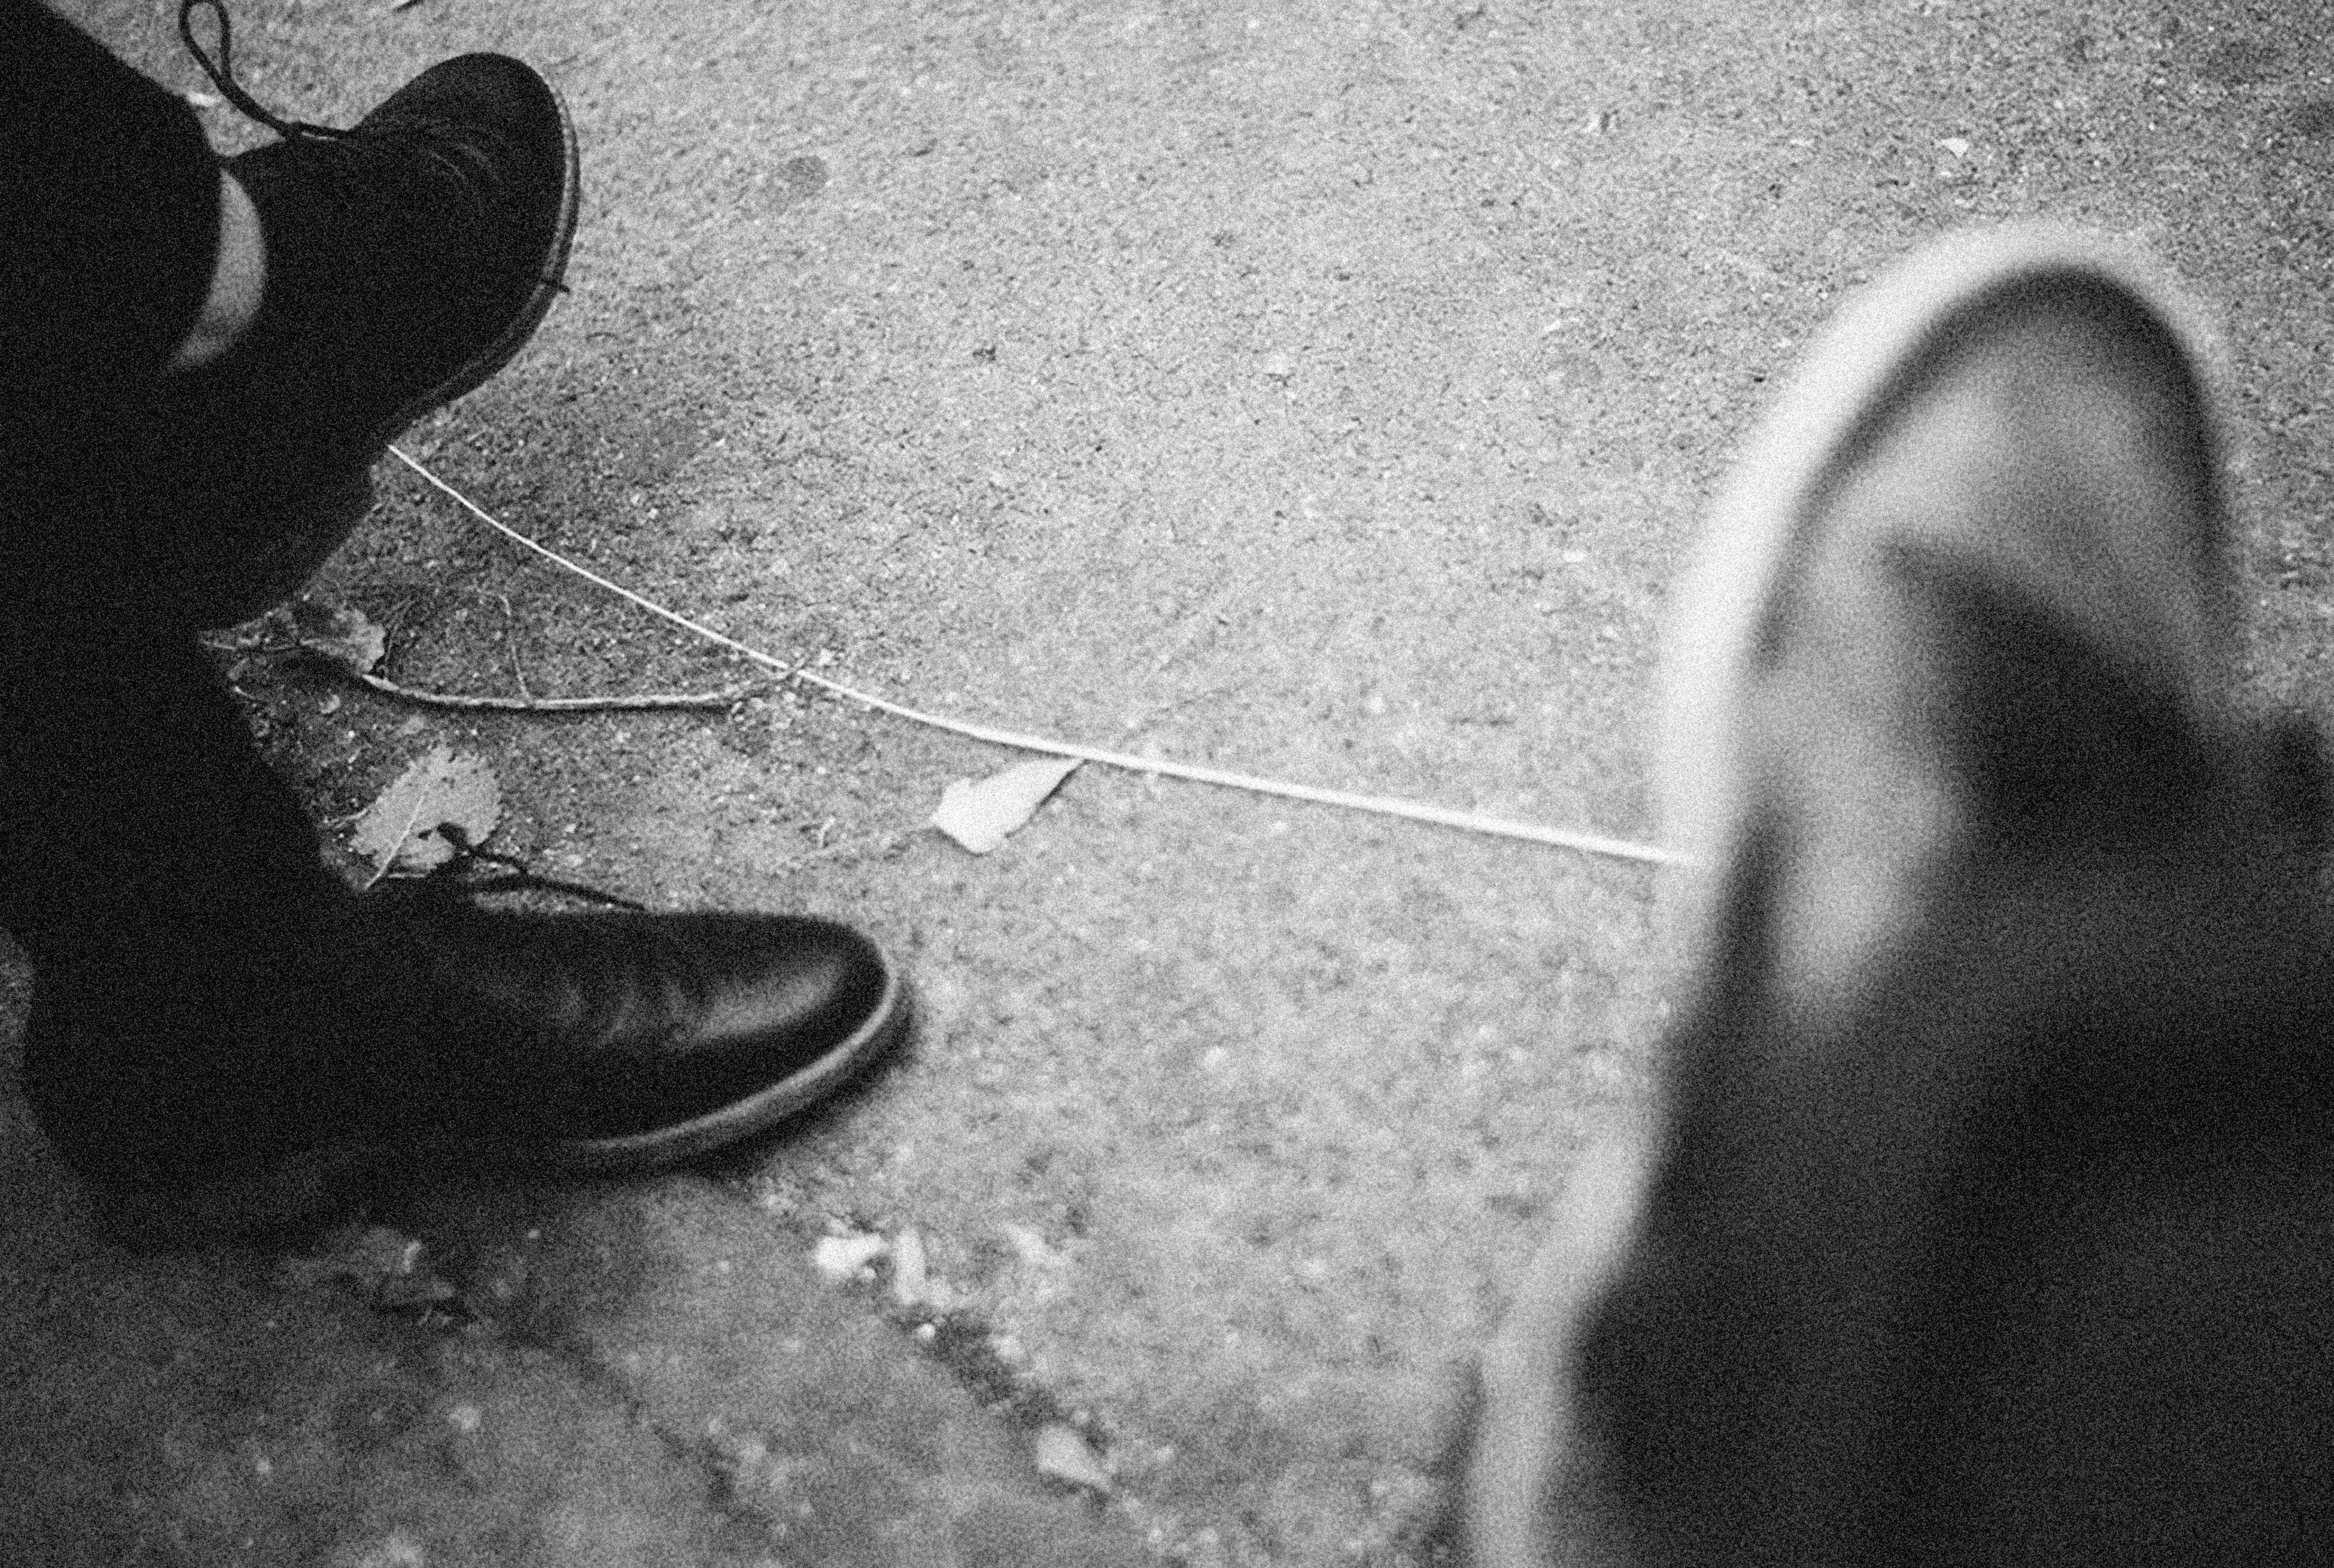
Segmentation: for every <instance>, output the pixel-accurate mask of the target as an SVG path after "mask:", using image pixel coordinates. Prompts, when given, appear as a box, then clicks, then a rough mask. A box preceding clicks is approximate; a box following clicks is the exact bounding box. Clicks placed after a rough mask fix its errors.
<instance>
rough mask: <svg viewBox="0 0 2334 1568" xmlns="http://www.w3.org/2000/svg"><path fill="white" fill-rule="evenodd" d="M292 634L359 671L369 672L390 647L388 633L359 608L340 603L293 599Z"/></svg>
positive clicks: (315, 650)
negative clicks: (352, 608)
mask: <svg viewBox="0 0 2334 1568" xmlns="http://www.w3.org/2000/svg"><path fill="white" fill-rule="evenodd" d="M291 609H292V635H293V637H294V640H297V641H298V643H299V644H300V646H301V647H303V648H304V649H307V650H308V651H309V652H311V653H313V654H316V655H318V656H319V657H321V658H324V659H331V660H332V661H333V663H334V664H341V665H346V666H347V667H348V668H349V669H353V670H355V671H356V672H357V673H358V674H359V675H367V674H370V673H371V670H372V668H373V666H375V665H377V664H379V663H380V662H381V656H382V655H383V654H385V653H387V652H388V651H389V633H387V632H385V631H383V630H381V628H380V627H378V626H375V625H374V624H373V623H372V622H371V620H367V619H366V617H365V613H364V611H362V610H351V609H349V608H347V607H346V606H345V605H340V604H318V603H315V602H313V601H310V600H305V599H295V600H294V601H292V607H291Z"/></svg>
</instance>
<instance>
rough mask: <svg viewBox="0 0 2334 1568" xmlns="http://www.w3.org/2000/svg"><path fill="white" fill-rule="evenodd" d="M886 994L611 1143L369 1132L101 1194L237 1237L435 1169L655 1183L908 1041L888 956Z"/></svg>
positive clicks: (903, 1005) (159, 1225)
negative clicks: (779, 1060)
mask: <svg viewBox="0 0 2334 1568" xmlns="http://www.w3.org/2000/svg"><path fill="white" fill-rule="evenodd" d="M877 956H878V957H880V958H881V959H882V965H883V988H882V993H881V994H880V995H879V996H877V998H876V1002H875V1005H874V1006H873V1008H871V1009H870V1010H869V1013H868V1015H867V1016H866V1018H865V1019H863V1021H862V1022H861V1024H860V1025H859V1027H858V1028H856V1029H854V1031H852V1033H851V1034H849V1035H848V1036H846V1037H845V1038H844V1039H843V1040H841V1041H839V1042H837V1043H836V1044H834V1046H833V1047H831V1048H830V1049H829V1050H828V1051H827V1052H826V1053H825V1054H824V1055H822V1056H820V1057H819V1058H818V1059H817V1060H816V1061H815V1062H812V1063H810V1064H808V1065H807V1066H805V1067H803V1068H800V1069H798V1070H797V1071H796V1072H795V1073H790V1074H789V1075H787V1076H786V1077H785V1078H782V1079H780V1080H778V1081H777V1082H775V1083H772V1084H770V1085H769V1086H768V1087H767V1088H764V1089H761V1090H758V1091H757V1092H754V1093H752V1094H749V1095H746V1096H744V1097H743V1098H741V1099H738V1100H733V1101H730V1102H729V1103H728V1104H727V1105H724V1106H721V1107H720V1108H719V1109H718V1110H714V1111H708V1112H706V1113H705V1114H704V1115H702V1116H697V1117H692V1118H690V1120H688V1121H676V1122H673V1123H670V1125H667V1126H664V1127H660V1128H656V1129H653V1130H650V1131H647V1132H635V1133H627V1134H623V1135H622V1136H617V1137H608V1138H569V1139H552V1140H530V1139H523V1138H510V1137H497V1138H469V1137H429V1136H422V1137H417V1138H407V1139H395V1138H387V1137H375V1136H366V1135H360V1136H357V1137H353V1138H349V1139H344V1140H340V1141H338V1142H335V1143H331V1144H325V1145H321V1146H319V1147H317V1148H314V1149H309V1150H301V1151H300V1152H298V1153H296V1154H293V1155H288V1156H286V1157H285V1158H284V1159H277V1160H273V1161H270V1162H269V1163H268V1164H267V1165H266V1166H265V1167H262V1168H259V1169H251V1170H243V1171H237V1172H235V1173H233V1174H229V1175H224V1176H219V1177H215V1178H210V1179H208V1180H205V1181H202V1182H199V1183H198V1184H196V1185H195V1186H193V1187H191V1188H186V1189H183V1190H180V1191H176V1192H172V1193H169V1194H152V1193H142V1192H123V1191H119V1190H115V1189H111V1188H101V1187H95V1186H92V1188H91V1191H92V1198H93V1201H94V1202H95V1204H96V1205H97V1207H98V1210H99V1216H100V1219H101V1223H102V1224H103V1225H104V1227H106V1228H107V1229H108V1230H110V1231H111V1232H112V1233H113V1234H115V1235H116V1236H121V1237H125V1238H136V1237H141V1236H142V1237H149V1238H155V1239H157V1240H161V1239H170V1240H177V1241H181V1242H183V1241H185V1240H189V1239H207V1238H232V1237H236V1236H252V1235H257V1234H263V1233H266V1232H273V1231H285V1230H292V1229H295V1228H297V1227H303V1226H306V1225H310V1224H313V1222H314V1221H316V1220H318V1219H320V1218H322V1217H323V1216H325V1215H326V1214H328V1213H330V1212H332V1211H333V1210H335V1209H340V1208H346V1207H353V1205H354V1204H355V1202H356V1201H357V1200H358V1199H359V1198H362V1196H363V1194H364V1193H365V1192H366V1191H368V1190H371V1189H373V1188H379V1187H381V1186H382V1185H385V1184H387V1183H390V1182H392V1181H394V1180H395V1179H397V1178H399V1177H400V1175H402V1174H405V1173H409V1172H410V1171H412V1170H414V1169H420V1168H421V1167H424V1166H427V1167H429V1168H431V1169H449V1170H475V1171H478V1172H480V1173H483V1174H491V1175H497V1176H503V1177H515V1178H530V1177H533V1178H554V1179H557V1178H592V1177H615V1176H651V1175H654V1174H656V1173H658V1172H660V1171H664V1170H670V1169H674V1168H676V1167H679V1166H682V1165H687V1164H689V1163H690V1162H692V1161H695V1160H698V1159H703V1158H704V1157H705V1156H707V1155H709V1154H712V1153H715V1152H717V1151H719V1150H724V1149H728V1148H729V1147H731V1146H733V1145H735V1144H738V1143H742V1142H745V1141H747V1140H750V1139H753V1138H756V1137H758V1136H760V1135H761V1134H763V1133H766V1132H768V1131H770V1130H773V1129H775V1128H776V1127H778V1126H779V1125H780V1124H782V1123H784V1122H786V1121H790V1120H792V1119H793V1118H795V1117H796V1116H799V1115H801V1114H803V1113H804V1112H805V1111H810V1110H812V1109H813V1108H815V1106H817V1105H819V1104H821V1103H822V1102H824V1101H827V1100H829V1099H831V1098H833V1097H834V1095H835V1094H836V1093H838V1092H841V1091H842V1090H844V1088H847V1087H848V1086H849V1085H850V1084H851V1083H852V1082H854V1081H856V1080H857V1079H858V1078H860V1077H861V1076H863V1074H864V1073H866V1072H867V1071H868V1070H869V1069H870V1068H872V1067H873V1066H874V1065H875V1063H878V1062H880V1061H881V1060H882V1058H883V1057H885V1056H886V1055H888V1054H890V1053H892V1051H894V1050H895V1049H897V1048H898V1047H899V1046H900V1045H901V1044H902V1043H903V1042H904V1041H905V1040H906V1038H907V1036H908V1034H909V1032H910V1030H911V1028H912V1027H913V1024H914V1020H915V1011H916V1010H915V1006H914V1001H913V994H912V992H911V988H910V987H909V986H908V984H907V982H906V981H905V980H904V979H903V978H902V976H901V974H900V971H899V969H898V967H896V966H895V965H893V964H892V960H891V958H890V956H889V955H887V954H883V953H882V951H881V949H878V950H877Z"/></svg>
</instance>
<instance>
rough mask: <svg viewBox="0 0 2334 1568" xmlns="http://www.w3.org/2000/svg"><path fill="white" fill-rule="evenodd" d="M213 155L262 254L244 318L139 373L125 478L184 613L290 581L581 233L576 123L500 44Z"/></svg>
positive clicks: (512, 330)
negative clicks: (338, 112) (146, 390)
mask: <svg viewBox="0 0 2334 1568" xmlns="http://www.w3.org/2000/svg"><path fill="white" fill-rule="evenodd" d="M207 3H208V0H185V3H184V4H182V5H181V6H180V9H179V27H180V31H181V32H182V33H183V34H185V36H186V40H187V45H188V48H189V49H190V50H191V51H193V53H195V56H196V58H197V59H198V61H199V62H200V63H202V65H203V67H204V69H205V70H206V71H207V72H210V74H211V76H212V79H213V80H214V81H215V82H217V84H218V87H219V90H220V91H222V92H223V93H225V94H226V95H227V97H228V98H229V99H230V100H231V101H233V102H234V103H235V105H236V108H238V109H239V110H241V111H243V112H244V113H246V114H247V115H249V116H251V117H252V118H253V119H255V120H259V121H260V122H261V123H263V124H265V125H266V126H267V127H268V128H269V129H271V130H275V132H276V133H277V134H278V136H280V137H281V138H282V139H280V140H278V141H276V142H274V143H272V144H270V145H269V146H266V147H263V148H260V149H256V151H252V152H247V153H245V154H243V155H242V156H240V157H238V158H234V159H228V160H227V164H226V168H227V172H228V173H229V174H230V175H232V176H233V177H234V178H235V179H236V182H237V183H239V184H240V185H241V186H242V187H243V188H244V189H245V191H246V192H247V193H248V194H249V195H250V197H251V200H252V203H253V205H254V207H256V209H257V211H258V214H259V218H260V226H261V229H262V231H263V234H264V235H265V243H266V248H267V275H266V284H265V292H264V293H263V295H262V298H261V302H260V307H259V313H258V315H257V317H256V319H255V320H254V322H253V323H252V325H251V327H250V329H249V330H248V331H247V332H246V334H245V335H244V336H243V337H242V338H241V339H239V340H238V341H236V343H235V344H234V345H233V346H232V347H231V348H229V349H228V350H227V352H226V353H224V354H222V355H221V356H220V357H219V358H218V359H217V360H215V361H212V362H210V363H209V364H207V365H204V366H202V367H201V368H199V369H198V370H190V371H188V372H186V373H184V374H180V375H175V376H170V377H166V378H164V380H162V381H160V382H159V384H158V385H157V388H156V390H155V394H154V396H155V403H154V408H153V410H152V418H151V419H150V421H149V428H150V430H151V434H150V436H149V438H147V440H146V441H145V442H144V443H143V445H142V447H141V449H140V452H139V453H138V455H137V456H136V457H135V458H134V459H133V460H132V467H131V469H130V474H129V476H128V478H127V483H126V488H127V494H128V500H129V502H130V511H131V513H132V514H133V515H134V516H135V517H136V519H137V523H136V526H138V527H139V528H140V531H141V535H142V540H143V543H144V544H145V546H146V549H147V551H148V553H149V558H150V561H151V563H152V565H153V567H154V575H155V577H156V578H157V580H158V581H162V582H171V583H174V584H176V592H177V596H178V602H179V604H180V605H181V607H182V608H183V609H184V610H185V611H186V613H187V615H188V619H189V620H191V621H192V622H193V623H194V624H197V625H200V626H217V625H227V624H232V623H234V622H236V621H239V620H247V619H249V618H250V617H251V616H253V615H256V614H257V613H258V612H259V611H262V610H265V608H267V607H268V606H269V605H270V604H273V603H275V602H277V601H281V600H283V599H285V598H287V597H289V596H290V595H291V594H292V593H294V592H296V591H297V590H298V589H299V587H300V585H301V584H302V583H303V582H305V581H306V580H307V578H308V576H309V575H310V574H311V573H313V572H314V570H315V569H316V567H317V566H318V565H320V564H321V563H323V560H324V558H325V557H326V556H327V555H329V554H331V553H332V552H333V550H334V549H336V548H337V547H338V546H339V544H340V543H341V541H342V540H343V539H345V538H346V537H347V536H348V534H349V532H350V530H351V529H352V528H354V527H355V526H356V524H358V522H360V521H361V520H362V518H363V516H364V515H365V513H366V512H367V511H368V510H369V509H370V508H371V504H372V484H371V469H372V466H373V464H374V463H375V462H376V461H377V460H378V459H379V458H380V457H381V452H382V449H383V448H384V447H387V445H388V444H389V443H390V442H391V440H393V439H395V438H396V437H397V435H398V434H399V432H400V431H402V430H403V429H404V428H406V427H407V426H409V425H410V424H412V423H413V422H414V421H415V420H416V419H419V418H421V417H422V416H423V415H424V414H427V413H429V411H430V410H432V409H437V408H439V407H440V406H442V405H444V404H446V403H448V402H450V401H452V400H453V399H456V398H458V397H460V396H461V395H462V394H464V393H465V392H468V391H469V390H472V389H473V388H475V387H477V385H478V384H479V383H481V382H482V381H484V380H487V377H489V376H491V375H493V374H494V373H495V372H496V371H497V370H500V369H502V367H503V366H504V365H506V364H507V363H508V362H509V361H510V360H511V357H512V356H513V355H515V354H516V353H517V352H518V351H519V350H520V348H521V347H523V346H524V345H525V344H526V341H527V340H528V339H529V338H530V337H531V336H533V335H534V332H535V327H536V326H537V325H538V324H539V323H540V322H542V320H543V317H544V313H545V311H546V310H548V309H549V308H550V304H551V300H552V296H553V295H554V294H555V293H558V292H560V290H561V288H562V286H563V285H562V284H561V282H560V279H561V276H562V274H564V272H565V270H566V265H567V253H568V245H569V243H570V241H571V240H572V239H573V237H574V232H575V214H576V204H577V193H578V189H579V185H580V182H579V179H578V174H577V159H576V148H575V131H574V126H573V125H572V124H571V123H570V122H569V120H568V118H567V112H566V110H565V109H564V106H563V105H562V104H561V102H560V100H559V96H558V94H557V93H556V92H555V91H554V90H553V89H552V87H551V85H550V84H549V83H548V82H545V81H544V79H543V78H542V77H541V76H539V75H537V74H536V73H535V72H534V71H532V70H531V69H529V68H528V67H527V66H526V65H523V64H521V63H519V62H517V61H516V60H512V59H508V58H506V57H505V56H502V55H497V54H466V55H463V56H461V57H459V58H458V59H454V60H448V61H446V62H444V63H440V64H438V65H434V66H432V67H430V68H429V70H428V71H425V72H422V73H421V74H420V76H417V77H415V78H414V79H413V80H412V81H411V82H408V83H406V85H405V86H404V87H402V88H400V90H399V91H397V92H396V93H394V94H393V95H391V97H390V98H389V99H388V100H387V101H384V102H382V103H381V105H380V106H379V107H378V108H376V109H374V110H373V111H372V112H371V113H370V114H368V115H366V116H365V118H364V119H363V120H362V121H360V122H359V123H358V124H357V125H356V126H355V127H354V128H353V129H352V130H333V129H332V128H329V127H324V126H317V125H310V124H306V123H304V122H294V121H288V120H281V119H278V118H277V117H275V115H273V114H270V113H269V112H268V111H266V110H265V109H263V108H261V107H260V106H259V105H258V104H257V103H256V102H255V101H253V100H252V99H251V97H250V95H249V94H247V93H246V92H245V91H243V90H242V89H241V87H240V86H239V85H237V84H236V82H235V79H234V75H233V72H232V71H231V69H230V63H229V55H228V43H227V40H228V32H227V14H226V12H225V11H224V10H223V9H220V8H219V7H218V6H217V5H212V7H211V8H212V9H213V10H215V11H217V14H218V17H219V52H218V59H217V63H213V62H212V60H211V59H210V58H209V56H207V54H206V53H204V52H203V50H202V49H201V47H200V46H199V45H198V43H196V41H195V37H194V31H193V25H192V20H191V18H192V14H193V12H194V11H195V9H196V8H197V5H198V4H207Z"/></svg>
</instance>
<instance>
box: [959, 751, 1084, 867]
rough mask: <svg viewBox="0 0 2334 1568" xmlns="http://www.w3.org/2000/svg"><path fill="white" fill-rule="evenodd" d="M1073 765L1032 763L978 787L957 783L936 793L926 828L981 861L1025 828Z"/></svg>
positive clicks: (1058, 760)
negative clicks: (936, 801)
mask: <svg viewBox="0 0 2334 1568" xmlns="http://www.w3.org/2000/svg"><path fill="white" fill-rule="evenodd" d="M1077 765H1078V759H1077V758H1075V757H1066V756H1048V757H1038V758H1036V759H1034V760H1033V761H1029V762H1023V763H1016V764H1014V765H1012V766H1011V767H1008V768H1007V769H1006V770H1005V771H1004V772H1002V773H998V774H990V775H989V777H987V778H985V779H983V780H981V781H980V782H979V784H975V783H973V782H972V781H971V780H970V779H959V780H957V781H956V782H955V783H954V784H950V785H949V786H948V788H947V789H945V790H942V791H941V792H940V810H938V811H936V812H934V813H932V822H931V825H932V826H934V827H936V828H938V829H940V832H944V833H946V834H947V835H948V836H949V837H950V838H952V839H954V840H955V841H956V842H958V843H960V844H962V845H963V846H964V847H965V848H966V849H968V850H970V851H972V852H973V853H974V854H976V855H985V854H987V853H989V851H991V850H993V849H995V848H996V847H997V846H998V845H999V844H1001V843H1003V842H1005V836H1006V835H1007V834H1008V833H1010V832H1013V830H1014V829H1016V828H1018V827H1019V826H1020V825H1021V824H1022V823H1024V822H1027V821H1028V820H1029V817H1030V814H1031V813H1034V812H1035V811H1037V808H1038V807H1039V806H1040V805H1042V804H1044V803H1045V800H1046V796H1047V795H1049V794H1053V793H1054V792H1055V790H1056V789H1058V788H1060V787H1061V783H1062V781H1063V780H1064V779H1066V778H1067V777H1069V776H1070V774H1072V773H1074V772H1075V771H1076V769H1077Z"/></svg>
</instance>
